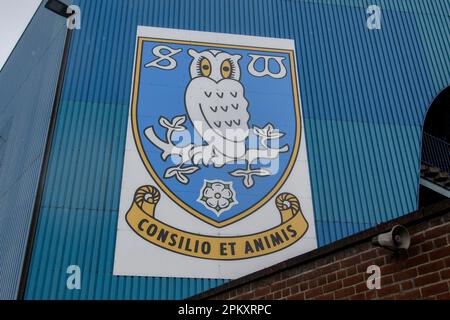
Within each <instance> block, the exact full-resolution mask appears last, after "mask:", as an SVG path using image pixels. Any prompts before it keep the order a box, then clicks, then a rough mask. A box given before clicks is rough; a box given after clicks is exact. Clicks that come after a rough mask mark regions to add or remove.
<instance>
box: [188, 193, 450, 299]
mask: <svg viewBox="0 0 450 320" xmlns="http://www.w3.org/2000/svg"><path fill="white" fill-rule="evenodd" d="M395 224H403V225H405V226H406V227H407V228H408V230H409V232H410V234H411V246H410V248H409V249H408V251H407V252H406V253H403V254H396V253H393V252H390V251H388V250H386V249H383V248H377V247H374V246H372V244H371V238H372V237H373V236H374V235H376V234H379V233H381V232H386V231H387V230H390V228H392V226H393V225H395ZM370 265H378V266H379V267H380V269H381V289H379V290H369V289H368V288H367V285H366V281H367V279H368V277H369V276H370V274H368V273H366V271H367V267H368V266H370ZM193 298H194V299H239V300H245V299H256V300H258V299H270V300H272V299H288V300H290V299H301V300H303V299H318V300H320V299H325V300H332V299H356V300H362V299H450V201H448V200H446V201H444V202H441V203H439V204H437V205H434V206H431V207H428V208H425V209H422V210H421V211H418V212H414V213H411V214H409V215H406V216H404V217H401V218H399V219H396V220H393V221H391V222H388V223H385V224H383V225H380V226H378V227H375V228H372V229H370V230H367V231H364V232H362V233H361V234H357V235H354V236H351V237H349V238H347V239H343V240H340V241H337V242H336V243H334V244H331V245H329V246H326V247H323V248H319V249H317V250H315V251H313V252H311V253H307V254H305V255H303V256H299V257H298V258H294V259H291V260H288V261H286V262H283V263H281V264H279V265H276V266H273V267H271V268H268V269H265V270H262V271H259V272H257V273H255V274H253V275H249V276H247V277H244V278H241V279H237V280H235V281H231V282H230V283H227V284H225V285H223V286H221V287H219V288H215V289H212V290H210V291H208V292H206V293H203V294H200V295H198V296H196V297H193Z"/></svg>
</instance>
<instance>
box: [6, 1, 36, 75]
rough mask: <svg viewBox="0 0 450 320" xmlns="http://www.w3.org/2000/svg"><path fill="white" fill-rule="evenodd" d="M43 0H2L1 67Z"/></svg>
mask: <svg viewBox="0 0 450 320" xmlns="http://www.w3.org/2000/svg"><path fill="white" fill-rule="evenodd" d="M40 3H41V0H0V69H1V68H2V67H3V64H4V63H5V62H6V59H8V57H9V54H10V53H11V51H12V50H13V49H14V46H15V45H16V43H17V41H18V40H19V38H20V36H21V35H22V33H23V31H24V30H25V28H26V26H27V25H28V22H30V19H31V18H32V17H33V14H34V13H35V11H36V9H37V7H38V5H39V4H40Z"/></svg>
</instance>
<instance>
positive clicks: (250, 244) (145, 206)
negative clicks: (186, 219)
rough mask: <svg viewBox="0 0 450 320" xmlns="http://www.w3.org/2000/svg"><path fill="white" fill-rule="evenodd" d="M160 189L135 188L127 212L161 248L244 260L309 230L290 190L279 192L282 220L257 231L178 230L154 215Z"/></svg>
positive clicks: (136, 226) (143, 235) (274, 249)
mask: <svg viewBox="0 0 450 320" xmlns="http://www.w3.org/2000/svg"><path fill="white" fill-rule="evenodd" d="M160 197H161V196H160V193H159V191H158V189H156V188H155V187H152V186H144V187H141V188H139V189H138V190H137V191H136V194H135V197H134V201H133V204H132V206H131V208H130V210H129V211H128V213H127V215H126V220H127V222H128V224H129V226H130V227H131V228H132V229H133V230H134V231H135V232H136V233H137V234H138V235H139V236H140V237H141V238H143V239H145V240H147V241H148V242H150V243H152V244H154V245H156V246H159V247H161V248H164V249H167V250H170V251H173V252H176V253H179V254H183V255H187V256H191V257H196V258H202V259H212V260H241V259H248V258H255V257H259V256H263V255H266V254H270V253H274V252H277V251H280V250H282V249H285V248H287V247H289V246H291V245H293V244H294V243H295V242H297V241H298V240H300V239H301V238H302V237H303V235H304V234H305V233H306V231H307V230H308V222H307V221H306V220H305V218H304V216H303V214H302V212H301V210H300V203H299V201H298V199H297V198H296V197H295V196H294V195H292V194H289V193H283V194H280V195H279V196H277V198H276V200H275V201H276V206H277V209H278V211H279V213H280V215H281V221H282V222H281V224H280V225H278V226H276V227H274V228H272V229H269V230H266V231H263V232H260V233H255V234H249V235H245V236H236V237H229V236H227V237H216V236H207V235H200V234H195V233H190V232H186V231H183V230H179V229H177V228H174V227H172V226H169V225H167V224H165V223H164V222H161V221H159V220H158V219H156V218H155V209H156V205H157V204H158V202H159V200H160Z"/></svg>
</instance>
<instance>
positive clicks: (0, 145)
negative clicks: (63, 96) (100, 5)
mask: <svg viewBox="0 0 450 320" xmlns="http://www.w3.org/2000/svg"><path fill="white" fill-rule="evenodd" d="M66 33H67V29H66V27H65V21H64V19H62V18H59V17H57V16H55V15H54V14H52V13H51V12H50V11H48V10H46V9H45V8H44V7H43V5H42V6H41V7H39V9H38V10H37V12H36V14H35V15H34V17H33V19H32V21H31V22H30V24H29V26H28V27H27V31H26V32H25V34H24V35H23V36H22V38H21V39H20V41H19V42H18V43H17V46H16V47H15V48H14V50H13V52H12V54H11V56H10V57H9V59H8V61H7V62H6V64H5V65H4V67H3V69H2V70H1V72H0V300H4V299H15V298H16V297H17V292H18V289H19V283H20V278H21V271H22V264H23V260H24V256H25V252H26V246H27V240H28V234H29V229H30V224H31V220H32V219H31V218H32V214H33V208H34V204H35V199H36V194H37V189H38V182H39V175H40V171H41V166H42V162H43V158H44V149H45V145H46V139H47V133H48V130H49V123H50V118H51V113H52V107H53V101H54V98H55V91H56V83H57V81H58V74H59V69H60V61H61V56H62V53H63V47H64V39H65V36H66ZM1 41H3V39H2V40H1Z"/></svg>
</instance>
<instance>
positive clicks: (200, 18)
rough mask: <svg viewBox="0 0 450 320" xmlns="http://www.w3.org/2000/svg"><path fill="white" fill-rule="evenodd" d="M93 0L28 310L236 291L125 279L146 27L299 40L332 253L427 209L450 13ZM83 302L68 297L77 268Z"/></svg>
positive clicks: (432, 7)
mask: <svg viewBox="0 0 450 320" xmlns="http://www.w3.org/2000/svg"><path fill="white" fill-rule="evenodd" d="M376 2H377V3H378V4H379V5H380V6H381V8H382V28H381V30H373V31H369V30H368V29H367V28H366V19H367V17H368V15H367V14H366V8H367V6H368V5H369V2H368V1H362V0H361V1H358V0H316V1H313V0H311V1H301V0H295V1H281V0H278V1H276V0H247V1H241V0H192V1H183V0H170V1H168V0H159V1H157V0H155V1H144V0H133V1H131V0H80V1H76V3H78V4H79V5H80V7H81V9H82V29H81V30H77V31H75V34H74V40H73V44H72V48H71V50H70V56H69V65H68V72H67V76H66V80H65V83H64V91H63V97H62V102H61V105H60V114H59V115H58V122H57V128H56V135H55V138H54V141H53V150H52V153H51V159H50V163H49V171H48V176H47V182H46V188H45V192H44V200H43V203H42V208H41V212H40V219H39V224H38V230H37V238H36V242H35V244H34V252H33V258H32V262H31V267H30V275H29V279H28V286H27V292H26V298H28V299H48V298H53V299H179V298H184V297H187V296H190V295H193V294H195V293H198V292H201V291H203V290H206V289H208V288H211V287H214V286H217V285H219V284H221V283H223V282H224V280H201V279H197V280H196V279H175V278H171V279H169V278H141V277H114V276H112V268H113V259H114V248H115V243H114V242H115V232H116V224H117V215H118V206H119V195H120V186H121V173H122V165H123V155H124V148H125V135H126V121H127V114H128V103H129V97H130V89H131V78H132V66H133V55H134V43H135V36H136V27H137V25H146V26H156V27H167V28H179V29H191V30H200V31H213V32H225V33H237V34H246V35H257V36H267V37H279V38H291V39H295V42H296V47H297V59H298V61H297V63H298V68H299V69H298V72H299V78H300V79H299V82H300V91H301V99H302V105H303V112H304V118H305V128H306V138H307V144H308V154H309V163H310V174H311V179H312V181H311V183H312V193H313V200H314V209H315V215H316V231H317V236H318V241H319V245H321V246H322V245H325V244H327V243H330V242H332V241H335V240H337V239H340V238H342V237H345V236H347V235H350V234H353V233H355V232H358V231H361V230H364V229H366V228H369V227H371V226H373V225H375V224H377V223H379V222H382V221H386V220H389V219H392V218H394V217H397V216H400V215H402V214H405V213H407V212H411V211H414V210H415V209H417V202H418V186H419V166H420V143H421V131H422V129H421V127H422V122H423V119H424V115H425V113H426V110H427V108H428V106H429V105H430V104H431V101H432V100H433V98H434V97H435V96H436V95H437V94H438V92H439V91H440V90H442V89H443V88H445V87H446V86H448V85H449V84H450V59H448V57H450V41H449V39H450V16H449V12H450V2H449V1H447V0H441V1H425V0H415V1H411V0H404V1H386V0H384V1H382V0H379V1H376ZM70 264H77V265H79V266H80V267H81V270H82V290H80V291H69V290H67V289H66V286H65V285H66V273H65V270H66V267H67V266H68V265H70Z"/></svg>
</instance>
